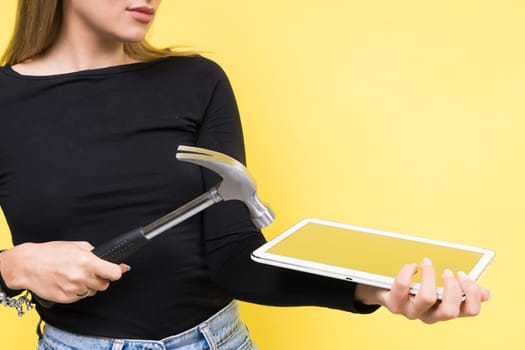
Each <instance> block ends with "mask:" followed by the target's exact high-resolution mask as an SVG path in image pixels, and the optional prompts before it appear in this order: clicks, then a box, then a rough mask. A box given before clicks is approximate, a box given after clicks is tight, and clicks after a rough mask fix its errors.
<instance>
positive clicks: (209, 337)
mask: <svg viewBox="0 0 525 350" xmlns="http://www.w3.org/2000/svg"><path fill="white" fill-rule="evenodd" d="M199 331H200V332H201V333H202V335H203V336H204V339H206V342H207V343H208V345H209V346H210V350H219V348H218V347H217V344H215V341H214V340H213V334H212V332H211V329H210V327H209V326H208V323H206V322H204V323H202V324H201V325H200V326H199Z"/></svg>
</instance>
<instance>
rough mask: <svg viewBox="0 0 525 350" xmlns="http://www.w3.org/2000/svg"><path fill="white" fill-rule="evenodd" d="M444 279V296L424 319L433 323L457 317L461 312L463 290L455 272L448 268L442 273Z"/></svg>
mask: <svg viewBox="0 0 525 350" xmlns="http://www.w3.org/2000/svg"><path fill="white" fill-rule="evenodd" d="M442 280H443V297H442V300H441V303H440V304H436V305H437V306H436V307H434V308H432V309H430V310H429V311H428V312H427V313H426V315H425V317H424V321H425V322H428V323H433V322H437V321H445V320H450V319H453V318H456V317H458V316H459V313H460V305H461V302H462V300H461V299H462V297H463V291H462V289H461V286H460V284H459V281H458V280H456V278H455V277H454V274H453V273H452V271H450V270H449V269H446V270H445V271H444V272H443V275H442Z"/></svg>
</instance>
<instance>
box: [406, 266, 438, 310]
mask: <svg viewBox="0 0 525 350" xmlns="http://www.w3.org/2000/svg"><path fill="white" fill-rule="evenodd" d="M436 301H437V295H436V272H435V271H434V267H433V266H432V261H431V260H430V259H429V258H424V259H423V262H422V263H421V284H420V286H419V289H418V291H417V294H416V297H415V298H413V299H412V305H411V307H410V309H411V310H410V315H407V317H409V318H411V319H416V318H419V317H420V316H421V315H422V314H423V313H424V312H426V311H427V310H429V309H430V308H432V307H433V306H434V304H435V303H436Z"/></svg>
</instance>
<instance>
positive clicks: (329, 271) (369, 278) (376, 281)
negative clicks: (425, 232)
mask: <svg viewBox="0 0 525 350" xmlns="http://www.w3.org/2000/svg"><path fill="white" fill-rule="evenodd" d="M308 223H316V224H320V225H327V226H335V227H339V228H343V229H348V230H355V231H361V232H365V233H370V234H376V235H383V236H387V237H393V238H399V239H404V240H410V241H416V242H422V243H428V244H434V245H439V246H445V247H451V248H456V249H462V250H466V251H472V252H477V253H481V254H483V255H482V257H481V258H480V259H479V260H478V262H477V263H476V265H475V266H474V267H473V268H472V269H471V270H470V271H468V272H467V271H465V273H467V275H468V276H469V277H470V278H471V279H472V280H474V281H478V280H479V279H480V278H481V276H482V275H483V273H484V272H485V271H486V269H487V268H488V266H490V264H491V263H492V261H493V260H494V256H495V252H494V251H492V250H489V249H484V248H479V247H474V246H469V245H464V244H457V243H451V242H445V241H440V240H435V239H430V238H424V237H418V236H412V235H406V234H401V233H395V232H388V231H383V230H377V229H373V228H368V227H362V226H355V225H348V224H343V223H338V222H333V221H327V220H321V219H316V218H307V219H304V220H302V221H300V222H298V223H297V224H295V225H294V226H292V227H291V228H289V229H288V230H286V231H284V232H283V233H282V234H280V235H278V236H277V237H275V238H274V239H272V240H270V241H269V242H267V243H266V244H264V245H262V246H261V247H259V248H258V249H256V250H255V251H253V252H252V255H251V257H252V259H253V260H254V261H256V262H259V263H264V264H268V265H273V266H279V267H282V268H288V269H292V270H298V271H303V272H308V273H314V274H318V275H323V276H327V277H332V278H338V279H342V280H346V281H351V282H356V283H362V284H367V285H372V286H376V287H381V288H387V289H389V288H390V287H391V285H392V283H393V282H394V277H395V276H384V275H378V274H375V273H368V272H365V271H358V270H352V269H348V268H343V267H338V266H334V265H328V264H322V263H318V262H312V261H307V260H302V259H297V258H291V257H287V256H282V255H276V254H272V253H269V252H268V250H269V249H271V248H272V247H273V246H275V245H277V244H279V243H280V242H281V241H282V240H284V239H285V238H287V237H288V236H290V235H292V234H294V233H295V232H297V231H298V230H299V229H300V228H302V227H303V226H305V225H306V224H308ZM400 268H401V266H400ZM418 288H419V283H413V284H412V286H411V288H410V293H412V294H416V293H417V290H418ZM437 295H438V298H439V299H440V298H441V296H442V289H441V288H438V290H437Z"/></svg>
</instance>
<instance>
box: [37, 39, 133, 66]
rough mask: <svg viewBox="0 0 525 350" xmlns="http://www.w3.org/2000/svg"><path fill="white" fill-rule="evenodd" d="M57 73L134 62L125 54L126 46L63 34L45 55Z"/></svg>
mask: <svg viewBox="0 0 525 350" xmlns="http://www.w3.org/2000/svg"><path fill="white" fill-rule="evenodd" d="M44 57H45V58H46V61H47V62H48V64H49V65H50V66H53V67H54V68H53V69H54V70H55V71H62V72H75V71H81V70H87V69H96V68H104V67H111V66H118V65H122V64H127V63H132V62H134V60H133V59H131V58H130V57H129V56H127V55H126V53H125V52H124V44H123V43H121V42H112V41H107V40H103V39H101V38H97V37H94V36H93V37H91V38H89V37H87V35H84V36H82V35H74V34H72V33H71V32H63V34H62V35H60V36H59V37H58V39H57V41H56V42H55V44H54V45H53V46H52V47H51V49H50V50H49V51H48V52H47V53H46V54H45V55H44Z"/></svg>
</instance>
